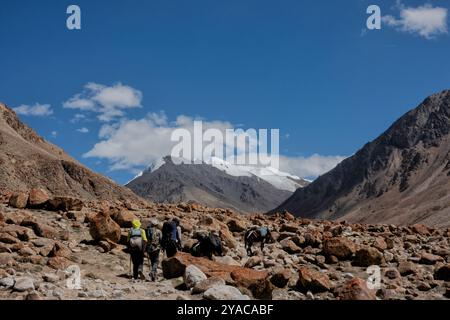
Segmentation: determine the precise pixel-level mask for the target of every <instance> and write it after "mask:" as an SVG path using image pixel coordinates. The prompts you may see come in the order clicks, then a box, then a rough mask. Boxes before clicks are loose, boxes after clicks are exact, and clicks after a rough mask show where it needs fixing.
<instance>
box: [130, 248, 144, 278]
mask: <svg viewBox="0 0 450 320" xmlns="http://www.w3.org/2000/svg"><path fill="white" fill-rule="evenodd" d="M131 262H132V263H133V278H134V279H137V278H138V277H139V273H140V272H143V270H144V254H143V253H142V251H132V252H131Z"/></svg>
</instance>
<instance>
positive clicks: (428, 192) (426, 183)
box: [270, 90, 450, 226]
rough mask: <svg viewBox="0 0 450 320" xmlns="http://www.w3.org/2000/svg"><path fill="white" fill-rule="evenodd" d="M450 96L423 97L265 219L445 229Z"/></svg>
mask: <svg viewBox="0 0 450 320" xmlns="http://www.w3.org/2000/svg"><path fill="white" fill-rule="evenodd" d="M449 133H450V91H449V90H445V91H442V92H440V93H436V94H433V95H431V96H429V97H427V98H426V99H425V100H424V101H423V102H422V103H421V104H419V106H418V107H416V108H415V109H413V110H411V111H409V112H407V113H406V114H404V115H403V116H402V117H400V118H399V119H398V120H397V121H395V122H394V123H393V124H392V125H391V126H390V127H389V128H388V129H387V130H386V131H385V132H384V133H382V134H381V135H380V136H379V137H377V138H376V139H374V140H373V141H372V142H369V143H367V144H365V145H364V146H363V147H362V148H361V149H360V150H359V151H358V152H356V153H355V154H354V155H353V156H351V157H349V158H347V159H345V160H344V161H342V162H341V163H340V164H339V165H337V166H336V168H334V169H333V170H331V171H329V172H328V173H326V174H324V175H322V176H320V177H319V178H318V179H316V180H315V181H314V182H312V183H311V184H310V185H309V186H307V187H306V188H303V189H299V190H297V191H296V192H295V193H294V194H293V195H292V197H290V198H289V199H287V200H286V201H285V202H283V203H282V204H281V205H280V206H278V207H276V208H275V209H273V210H271V211H270V213H273V212H277V211H282V210H288V211H289V212H292V213H293V214H295V215H297V216H300V217H307V218H319V219H349V220H350V221H354V222H363V223H377V222H383V223H388V222H392V223H400V224H403V223H410V222H424V223H429V224H431V225H439V226H443V225H445V226H447V225H450V222H448V219H447V217H448V216H449V215H450V207H449V205H448V204H447V203H448V201H449V200H450V195H449V194H448V193H447V192H446V191H445V190H448V189H449V188H450V182H449V180H450V179H449V178H448V176H449V175H450V137H449ZM436 193H437V194H436Z"/></svg>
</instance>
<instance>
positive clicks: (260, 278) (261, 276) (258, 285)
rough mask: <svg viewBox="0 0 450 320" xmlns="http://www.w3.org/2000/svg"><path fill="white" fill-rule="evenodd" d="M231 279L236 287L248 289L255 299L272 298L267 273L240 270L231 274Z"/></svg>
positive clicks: (271, 288)
mask: <svg viewBox="0 0 450 320" xmlns="http://www.w3.org/2000/svg"><path fill="white" fill-rule="evenodd" d="M231 278H232V279H233V280H234V282H235V284H236V286H237V287H244V288H246V289H249V290H250V291H251V293H252V294H253V297H255V298H256V299H270V298H271V296H272V290H273V286H272V284H271V282H270V280H269V272H267V271H255V270H252V269H246V268H241V269H236V270H234V271H233V272H231Z"/></svg>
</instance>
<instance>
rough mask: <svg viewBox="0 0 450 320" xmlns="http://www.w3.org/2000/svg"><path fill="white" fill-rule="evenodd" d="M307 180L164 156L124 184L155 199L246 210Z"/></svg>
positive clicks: (260, 207) (266, 204) (270, 202)
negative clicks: (194, 162)
mask: <svg viewBox="0 0 450 320" xmlns="http://www.w3.org/2000/svg"><path fill="white" fill-rule="evenodd" d="M177 160H179V159H177ZM174 162H175V163H174ZM308 183H309V182H308V181H306V180H303V179H300V178H298V177H295V176H291V175H289V174H287V173H283V172H280V171H278V170H276V169H274V168H266V169H261V168H257V167H245V166H236V165H232V164H230V163H227V162H225V161H223V160H220V159H217V158H213V159H212V160H211V163H209V164H206V163H201V164H193V163H190V162H188V161H186V160H182V161H172V158H171V157H170V156H168V157H165V158H164V159H161V160H159V161H157V163H155V164H153V165H151V166H150V167H149V168H148V169H147V170H145V171H144V172H142V173H141V174H139V175H138V176H137V177H136V178H135V179H133V180H132V181H131V182H129V183H128V184H127V185H126V186H127V187H128V188H130V189H131V190H133V191H134V192H135V193H136V194H138V195H140V196H142V197H144V198H147V199H150V200H153V201H156V202H167V203H177V202H189V201H194V202H198V203H201V204H203V205H206V206H210V207H218V208H230V209H234V210H237V211H239V212H243V213H248V212H265V211H267V210H269V209H270V208H273V207H274V206H276V205H278V204H280V203H281V202H283V201H284V200H286V199H287V198H288V197H289V196H290V195H292V193H293V191H295V190H296V189H297V188H299V187H303V186H305V185H307V184H308Z"/></svg>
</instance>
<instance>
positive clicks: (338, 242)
mask: <svg viewBox="0 0 450 320" xmlns="http://www.w3.org/2000/svg"><path fill="white" fill-rule="evenodd" d="M355 252H356V244H355V243H354V242H353V241H351V240H349V239H347V238H344V237H336V238H329V239H326V240H325V241H324V243H323V253H324V255H326V256H328V257H329V256H335V257H336V258H338V259H339V260H346V259H350V258H351V257H352V256H353V255H354V254H355Z"/></svg>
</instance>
